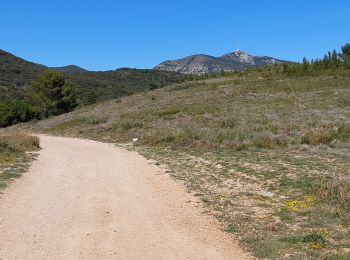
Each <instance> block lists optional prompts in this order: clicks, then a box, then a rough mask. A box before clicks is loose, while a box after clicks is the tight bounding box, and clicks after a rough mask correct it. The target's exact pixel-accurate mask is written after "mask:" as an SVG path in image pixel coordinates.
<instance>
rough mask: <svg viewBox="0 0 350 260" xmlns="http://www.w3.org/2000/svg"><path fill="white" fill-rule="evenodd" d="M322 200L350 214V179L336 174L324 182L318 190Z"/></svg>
mask: <svg viewBox="0 0 350 260" xmlns="http://www.w3.org/2000/svg"><path fill="white" fill-rule="evenodd" d="M318 193H319V196H320V198H321V199H322V200H323V201H324V202H325V203H327V204H330V205H332V206H335V207H337V208H339V209H340V210H341V211H343V212H347V213H349V212H350V177H349V176H344V175H336V174H334V175H333V176H332V177H328V178H325V179H323V180H322V182H321V185H320V188H319V190H318Z"/></svg>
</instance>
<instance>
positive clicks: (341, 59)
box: [283, 44, 350, 75]
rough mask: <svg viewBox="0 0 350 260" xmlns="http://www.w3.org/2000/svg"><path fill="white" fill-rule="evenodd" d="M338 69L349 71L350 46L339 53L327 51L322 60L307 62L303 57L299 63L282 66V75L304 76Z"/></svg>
mask: <svg viewBox="0 0 350 260" xmlns="http://www.w3.org/2000/svg"><path fill="white" fill-rule="evenodd" d="M339 68H344V69H350V44H345V45H344V46H342V47H341V52H339V53H338V52H337V51H336V50H333V51H329V52H328V53H327V54H325V55H324V57H323V58H322V59H312V60H311V61H309V60H308V59H306V58H305V57H304V58H303V61H302V62H301V63H285V64H283V73H286V74H288V75H293V74H305V73H309V72H319V71H324V70H336V69H339Z"/></svg>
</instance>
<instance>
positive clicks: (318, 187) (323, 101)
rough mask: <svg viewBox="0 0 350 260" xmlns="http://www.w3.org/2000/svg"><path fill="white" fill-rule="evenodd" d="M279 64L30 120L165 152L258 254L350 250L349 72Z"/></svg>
mask: <svg viewBox="0 0 350 260" xmlns="http://www.w3.org/2000/svg"><path fill="white" fill-rule="evenodd" d="M279 69H280V68H278V67H276V68H271V69H267V70H263V71H261V72H259V71H250V72H249V71H247V72H242V73H232V74H230V75H226V76H225V77H219V78H215V79H207V80H201V81H192V82H185V83H181V84H173V85H171V86H168V87H165V88H162V89H158V90H153V91H146V92H142V93H140V94H137V95H132V96H129V97H123V98H120V99H116V100H111V101H108V102H105V103H102V104H99V105H93V106H89V107H84V108H81V109H79V110H77V111H74V112H72V113H69V114H65V115H61V116H58V117H54V118H50V119H48V120H44V121H40V122H38V123H32V124H30V125H22V126H20V127H22V128H30V129H32V130H35V131H42V132H45V133H51V134H56V135H67V136H76V137H84V138H91V139H95V140H101V141H105V142H116V143H119V144H124V146H125V147H128V148H130V149H136V150H138V151H139V152H141V153H142V154H144V155H145V156H146V157H148V158H153V159H155V160H157V161H158V162H159V163H160V164H161V165H163V166H164V167H166V168H167V169H168V172H169V174H171V175H172V176H174V177H175V178H177V179H179V180H182V181H183V182H184V183H185V184H186V185H187V187H188V188H189V190H191V191H192V192H193V193H194V194H195V195H196V196H198V197H200V198H201V199H202V201H203V203H204V204H205V205H206V206H207V208H208V213H210V214H213V215H214V216H215V217H217V218H218V219H219V220H220V221H221V222H222V227H223V229H225V230H226V231H227V232H229V233H234V234H236V236H238V237H239V238H240V240H241V242H242V244H244V245H245V246H247V247H248V248H249V249H250V250H251V251H253V252H254V253H255V255H256V256H257V257H260V258H264V257H266V258H269V259H271V258H283V257H284V258H290V259H301V258H305V259H309V258H312V259H324V258H329V259H349V257H350V254H349V248H350V237H349V224H350V208H349V205H350V204H349V203H350V188H349V187H350V179H349V174H350V172H349V169H350V73H349V71H346V70H338V71H336V72H332V71H327V72H323V73H322V75H309V76H286V75H282V74H281V73H280V72H277V70H279ZM133 138H138V140H137V141H136V142H135V144H134V145H128V144H130V143H132V139H133ZM332 257H333V258H332Z"/></svg>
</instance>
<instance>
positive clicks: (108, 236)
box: [0, 136, 247, 260]
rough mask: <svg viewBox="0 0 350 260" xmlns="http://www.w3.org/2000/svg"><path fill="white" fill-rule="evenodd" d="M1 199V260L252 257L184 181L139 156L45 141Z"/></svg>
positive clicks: (76, 142) (56, 139)
mask: <svg viewBox="0 0 350 260" xmlns="http://www.w3.org/2000/svg"><path fill="white" fill-rule="evenodd" d="M40 138H41V146H42V148H43V149H42V150H41V152H40V155H39V157H38V160H36V161H35V162H34V163H33V165H32V167H31V169H30V171H29V172H28V173H26V174H24V176H23V177H22V178H21V179H19V180H16V181H15V182H14V183H13V184H12V185H11V186H10V188H9V189H7V190H5V192H4V193H3V194H1V195H0V259H3V260H7V259H35V260H37V259H245V258H246V257H247V255H246V254H245V253H244V252H243V251H242V250H241V249H240V248H239V247H238V246H237V245H236V244H235V243H234V242H232V241H231V239H230V237H229V236H228V235H226V234H225V233H223V232H221V231H219V229H218V227H217V225H216V223H215V221H213V220H212V219H211V218H209V217H206V216H204V215H203V214H201V209H200V208H199V207H198V206H196V205H197V204H196V203H195V199H194V198H193V197H192V196H191V195H190V194H188V193H186V191H185V189H184V188H183V187H182V185H180V184H179V183H177V182H175V181H174V180H172V179H171V178H169V177H168V176H167V175H166V174H164V173H163V172H162V170H161V169H159V168H158V167H156V166H154V165H151V164H150V163H149V162H148V161H147V160H146V159H145V158H143V157H141V156H140V155H138V154H137V153H135V152H130V151H125V150H122V149H118V148H116V147H114V146H113V145H110V144H104V143H99V142H94V141H88V140H79V139H71V138H61V137H49V136H41V137H40Z"/></svg>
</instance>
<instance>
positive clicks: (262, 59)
mask: <svg viewBox="0 0 350 260" xmlns="http://www.w3.org/2000/svg"><path fill="white" fill-rule="evenodd" d="M282 62H284V61H283V60H279V59H276V58H272V57H268V56H253V55H251V54H248V53H246V52H243V51H240V50H237V51H235V52H231V53H228V54H225V55H223V56H220V57H214V56H209V55H205V54H198V55H192V56H188V57H185V58H182V59H178V60H169V61H164V62H162V63H160V64H159V65H157V66H156V67H154V69H157V70H166V71H174V72H179V73H183V74H205V73H215V72H221V71H233V70H243V69H246V68H250V67H264V66H268V65H273V64H279V63H282Z"/></svg>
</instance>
